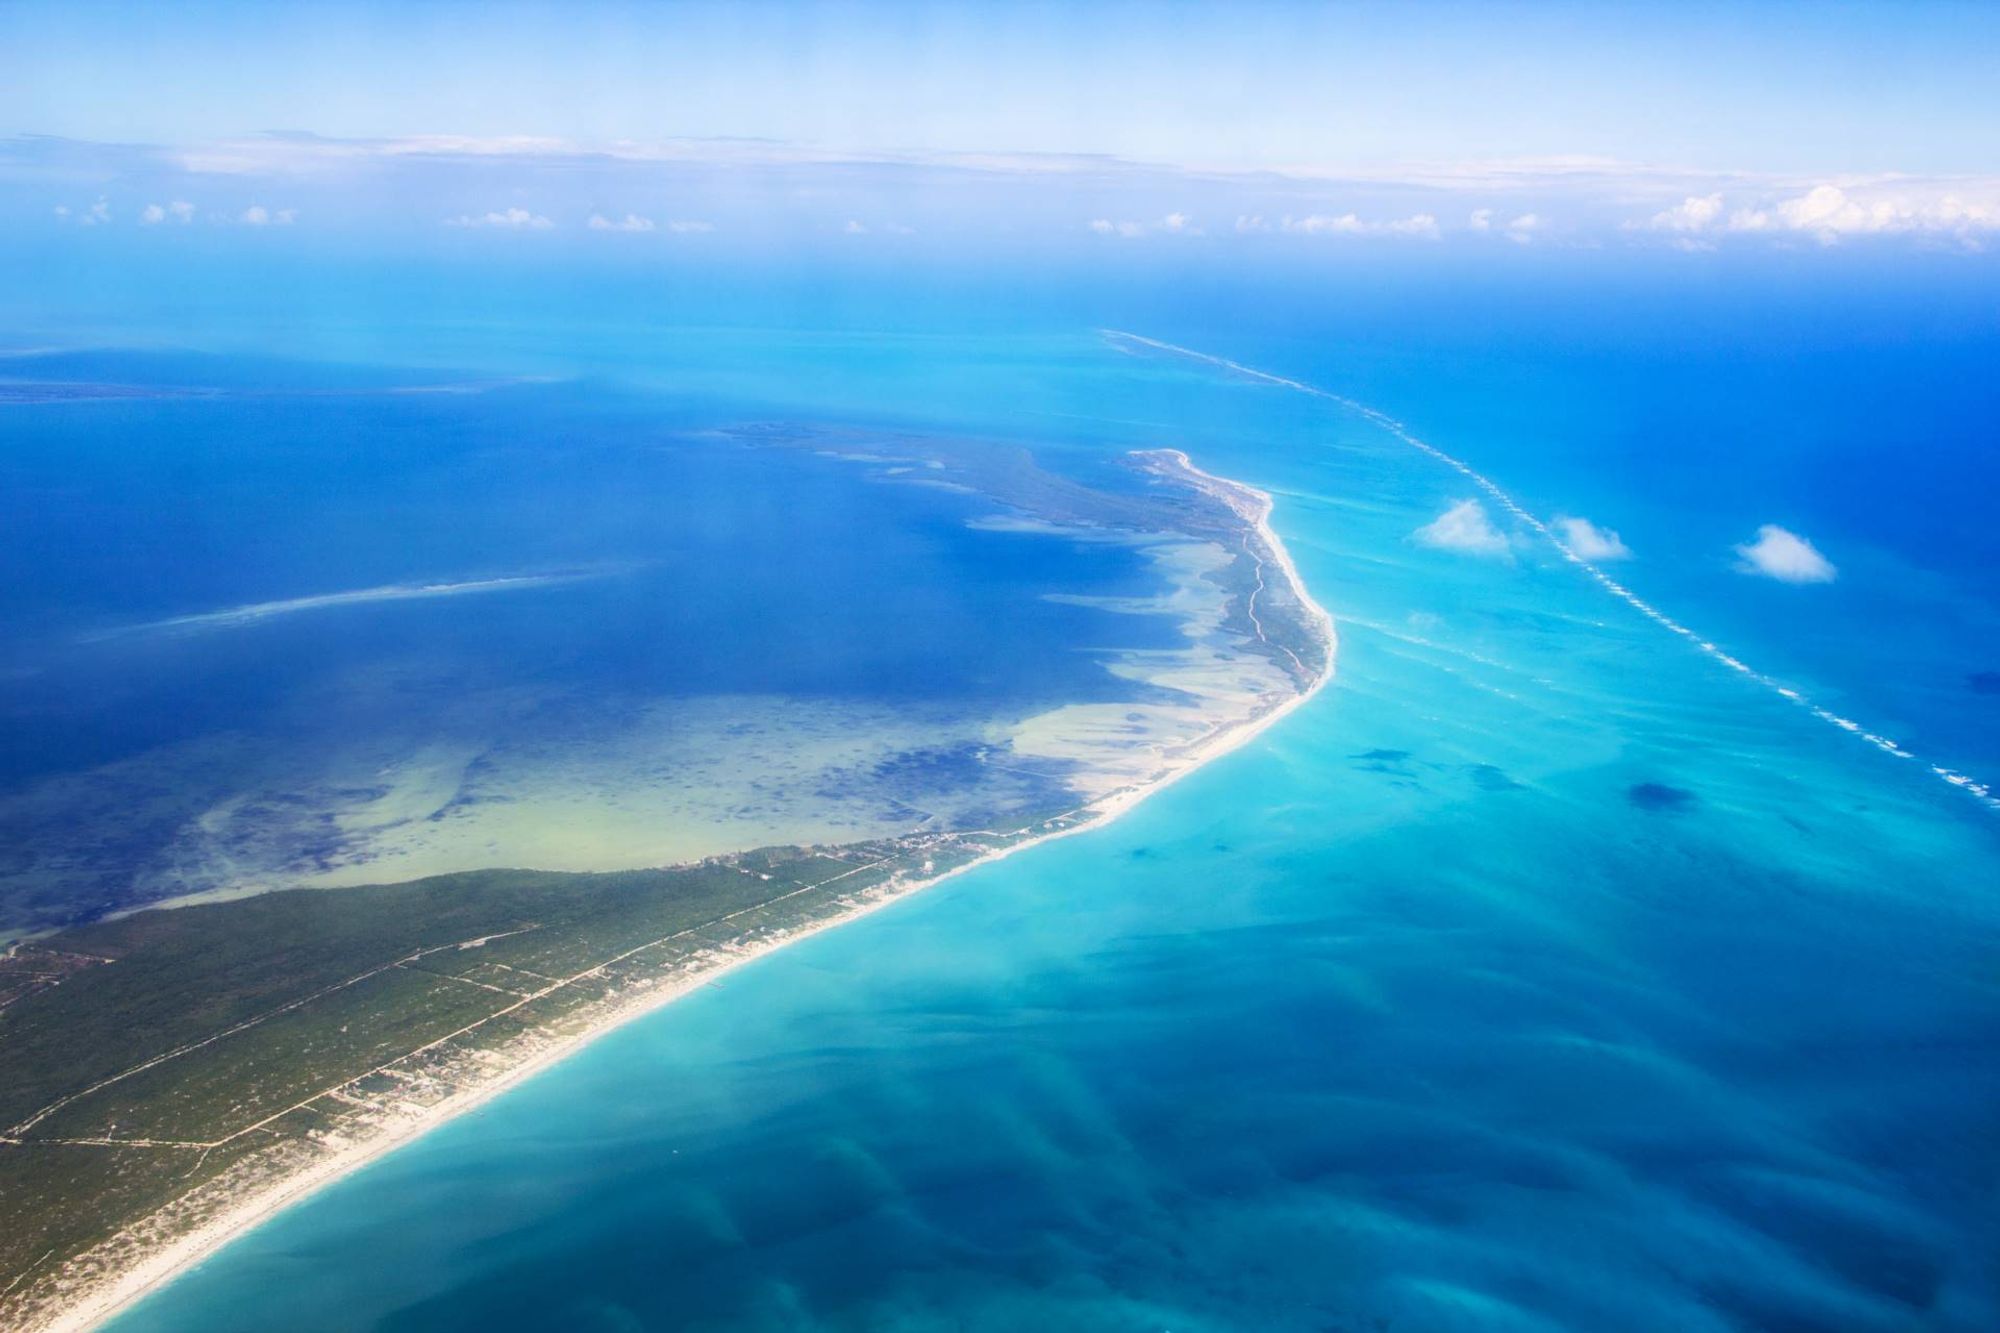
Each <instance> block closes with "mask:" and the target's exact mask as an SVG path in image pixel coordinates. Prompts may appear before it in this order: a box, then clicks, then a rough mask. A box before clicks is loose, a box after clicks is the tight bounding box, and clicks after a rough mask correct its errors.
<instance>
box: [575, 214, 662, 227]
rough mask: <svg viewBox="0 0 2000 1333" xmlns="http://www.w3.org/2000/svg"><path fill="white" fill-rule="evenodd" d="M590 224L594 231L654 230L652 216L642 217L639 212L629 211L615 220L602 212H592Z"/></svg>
mask: <svg viewBox="0 0 2000 1333" xmlns="http://www.w3.org/2000/svg"><path fill="white" fill-rule="evenodd" d="M588 225H589V227H590V229H591V230H592V231H651V230H653V220H652V219H651V218H642V217H640V216H639V215H638V214H637V213H627V214H626V215H625V216H624V217H622V218H619V219H617V220H615V221H614V220H613V219H611V218H608V217H605V216H604V215H603V214H602V213H592V214H591V215H590V222H589V224H588Z"/></svg>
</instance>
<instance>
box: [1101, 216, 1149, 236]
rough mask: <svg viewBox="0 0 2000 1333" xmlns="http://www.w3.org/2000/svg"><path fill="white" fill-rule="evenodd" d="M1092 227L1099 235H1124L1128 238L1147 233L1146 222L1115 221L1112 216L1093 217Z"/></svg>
mask: <svg viewBox="0 0 2000 1333" xmlns="http://www.w3.org/2000/svg"><path fill="white" fill-rule="evenodd" d="M1090 229H1091V230H1092V231H1094V232H1096V233H1097V234H1098V235H1099V236H1123V237H1126V238H1127V239H1130V238H1131V237H1134V236H1144V235H1145V234H1146V227H1145V224H1144V223H1141V222H1113V221H1112V220H1111V219H1110V218H1093V219H1092V220H1091V223H1090Z"/></svg>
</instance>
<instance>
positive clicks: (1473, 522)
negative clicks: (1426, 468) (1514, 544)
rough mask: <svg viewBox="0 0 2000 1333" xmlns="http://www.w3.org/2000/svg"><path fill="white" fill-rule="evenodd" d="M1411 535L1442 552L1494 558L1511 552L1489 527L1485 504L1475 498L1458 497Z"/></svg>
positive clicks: (1489, 520)
mask: <svg viewBox="0 0 2000 1333" xmlns="http://www.w3.org/2000/svg"><path fill="white" fill-rule="evenodd" d="M1411 535H1412V536H1414V537H1415V538H1416V539H1417V540H1418V541H1420V542H1422V543H1423V544H1424V545H1426V546H1435V547H1437V548H1438V549H1439V550H1442V551H1463V552H1465V553H1466V554H1467V555H1482V556H1497V557H1506V556H1509V555H1511V554H1512V551H1511V548H1509V546H1508V545H1507V537H1506V534H1504V533H1502V532H1501V531H1500V530H1499V529H1498V528H1496V527H1494V526H1493V520H1492V519H1491V518H1489V517H1487V514H1486V507H1485V506H1484V505H1482V504H1480V503H1479V501H1477V500H1460V501H1459V502H1458V503H1456V504H1454V505H1453V506H1452V507H1451V508H1449V509H1447V510H1445V511H1444V512H1443V513H1442V514H1439V515H1438V516H1437V517H1436V518H1435V519H1433V520H1431V521H1430V522H1429V523H1426V524H1424V526H1422V527H1421V528H1418V529H1417V530H1416V531H1415V532H1414V533H1412V534H1411Z"/></svg>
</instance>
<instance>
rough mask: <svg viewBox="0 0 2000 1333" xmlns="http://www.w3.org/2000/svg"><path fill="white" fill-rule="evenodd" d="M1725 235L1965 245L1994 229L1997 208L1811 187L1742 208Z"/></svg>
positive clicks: (1999, 215)
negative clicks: (1939, 239) (1933, 237)
mask: <svg viewBox="0 0 2000 1333" xmlns="http://www.w3.org/2000/svg"><path fill="white" fill-rule="evenodd" d="M1729 229H1730V230H1731V231H1747V232H1771V231H1780V232H1783V231H1791V232H1804V233H1806V234H1807V235H1810V236H1812V237H1814V238H1815V239H1816V240H1818V241H1820V242H1821V243H1823V244H1827V245H1831V244H1832V243H1833V242H1835V241H1837V240H1839V239H1840V238H1841V237H1843V236H1880V235H1895V234H1908V233H1924V232H1929V233H1939V234H1945V235H1953V236H1957V237H1959V238H1960V239H1962V240H1966V241H1971V240H1973V239H1974V234H1975V233H1978V232H1983V231H1993V230H1996V229H2000V203H1979V202H1971V203H1968V202H1966V201H1965V200H1964V199H1962V198H1960V197H1959V196H1958V195H1957V194H1953V193H1943V194H1937V193H1932V194H1928V195H1925V194H1915V193H1896V192H1893V191H1889V190H1881V189H1877V190H1868V191H1855V192H1850V191H1848V190H1845V189H1842V188H1841V187H1840V186H1838V185H1816V186H1814V187H1813V188H1812V189H1810V190H1808V191H1806V192H1805V193H1804V194H1802V195H1798V196H1796V197H1795V198H1791V199H1785V200H1781V201H1780V202H1778V203H1776V204H1774V205H1772V206H1771V207H1769V208H1746V209H1743V210H1741V211H1739V212H1737V213H1735V214H1733V215H1731V217H1730V219H1729Z"/></svg>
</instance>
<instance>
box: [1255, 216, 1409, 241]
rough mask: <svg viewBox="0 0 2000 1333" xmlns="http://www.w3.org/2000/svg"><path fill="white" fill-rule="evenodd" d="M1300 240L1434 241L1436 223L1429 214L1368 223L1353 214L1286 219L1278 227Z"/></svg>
mask: <svg viewBox="0 0 2000 1333" xmlns="http://www.w3.org/2000/svg"><path fill="white" fill-rule="evenodd" d="M1279 225H1280V226H1282V227H1283V228H1284V229H1285V230H1286V231H1288V232H1292V233H1295V234H1297V235H1301V236H1414V237H1419V238H1421V239H1424V240H1431V241H1434V240H1436V239H1437V238H1438V224H1437V219H1436V218H1435V217H1433V216H1432V215H1431V214H1429V213H1413V214H1411V215H1410V216H1409V217H1406V218H1397V219H1394V220H1393V221H1387V222H1372V221H1368V220H1366V219H1363V218H1361V217H1358V216H1357V215H1355V214H1353V213H1340V214H1333V213H1310V214H1307V215H1306V216H1305V217H1300V218H1295V217H1287V218H1286V219H1285V220H1284V221H1283V222H1282V223H1280V224H1279Z"/></svg>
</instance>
